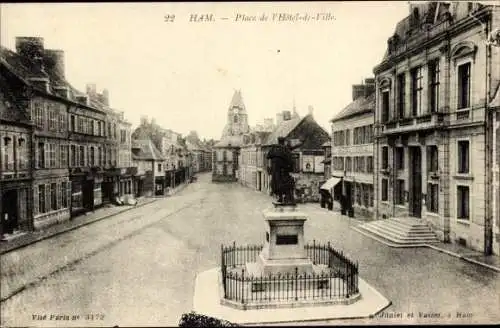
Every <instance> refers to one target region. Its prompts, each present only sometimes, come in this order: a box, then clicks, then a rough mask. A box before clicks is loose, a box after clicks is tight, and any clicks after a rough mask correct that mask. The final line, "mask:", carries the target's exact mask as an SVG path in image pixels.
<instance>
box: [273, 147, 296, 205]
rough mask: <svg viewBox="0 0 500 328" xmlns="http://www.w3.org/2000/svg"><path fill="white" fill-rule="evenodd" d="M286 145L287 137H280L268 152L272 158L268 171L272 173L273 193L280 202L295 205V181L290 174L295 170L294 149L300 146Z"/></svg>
mask: <svg viewBox="0 0 500 328" xmlns="http://www.w3.org/2000/svg"><path fill="white" fill-rule="evenodd" d="M299 146H300V145H297V146H295V147H293V148H292V147H290V146H289V145H285V138H282V137H279V138H278V144H277V145H273V146H272V148H271V149H270V151H269V153H268V154H267V159H270V160H271V167H268V173H269V174H271V195H274V196H276V197H277V199H278V203H281V204H286V205H295V199H294V189H295V181H294V179H293V177H292V176H291V175H290V173H291V172H293V158H292V149H294V148H297V147H299Z"/></svg>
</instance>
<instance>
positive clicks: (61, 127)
mask: <svg viewBox="0 0 500 328" xmlns="http://www.w3.org/2000/svg"><path fill="white" fill-rule="evenodd" d="M66 124H67V123H66V113H65V112H64V108H62V111H61V112H59V131H61V132H64V131H66Z"/></svg>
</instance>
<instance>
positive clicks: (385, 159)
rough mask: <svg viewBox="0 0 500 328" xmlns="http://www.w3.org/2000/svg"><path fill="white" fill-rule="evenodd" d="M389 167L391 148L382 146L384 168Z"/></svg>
mask: <svg viewBox="0 0 500 328" xmlns="http://www.w3.org/2000/svg"><path fill="white" fill-rule="evenodd" d="M388 168H389V148H388V147H382V169H383V170H387V169H388Z"/></svg>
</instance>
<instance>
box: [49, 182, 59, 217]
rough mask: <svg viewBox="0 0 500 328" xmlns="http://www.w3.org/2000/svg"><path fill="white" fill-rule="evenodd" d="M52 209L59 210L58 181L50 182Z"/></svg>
mask: <svg viewBox="0 0 500 328" xmlns="http://www.w3.org/2000/svg"><path fill="white" fill-rule="evenodd" d="M50 209H51V210H52V211H55V210H57V183H51V184H50Z"/></svg>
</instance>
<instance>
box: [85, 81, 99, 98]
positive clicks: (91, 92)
mask: <svg viewBox="0 0 500 328" xmlns="http://www.w3.org/2000/svg"><path fill="white" fill-rule="evenodd" d="M87 94H88V95H89V96H97V92H96V86H95V84H94V83H87Z"/></svg>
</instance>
